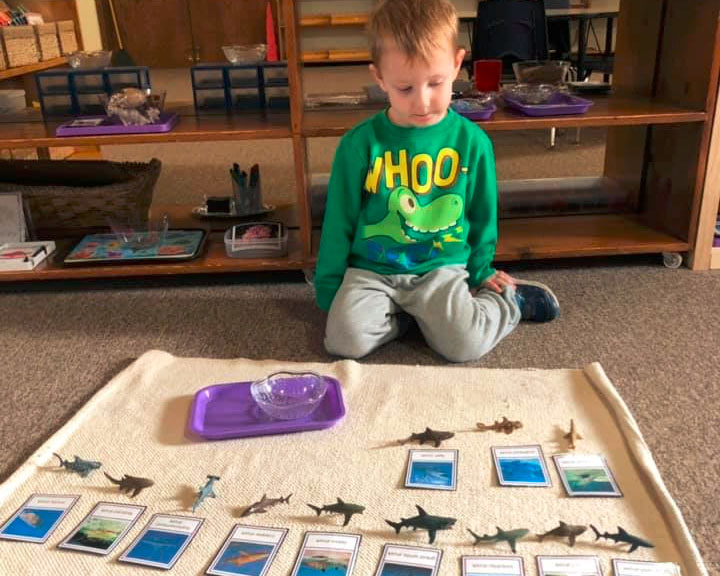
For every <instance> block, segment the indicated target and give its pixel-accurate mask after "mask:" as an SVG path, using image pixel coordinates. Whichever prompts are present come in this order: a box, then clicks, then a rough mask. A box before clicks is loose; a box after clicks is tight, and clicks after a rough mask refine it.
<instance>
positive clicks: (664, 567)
mask: <svg viewBox="0 0 720 576" xmlns="http://www.w3.org/2000/svg"><path fill="white" fill-rule="evenodd" d="M613 569H614V571H615V576H680V566H678V565H677V564H673V563H672V562H643V561H640V560H620V559H618V558H615V559H614V560H613Z"/></svg>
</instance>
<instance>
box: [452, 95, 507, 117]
mask: <svg viewBox="0 0 720 576" xmlns="http://www.w3.org/2000/svg"><path fill="white" fill-rule="evenodd" d="M450 105H451V106H452V108H453V110H455V112H457V113H458V114H460V115H461V116H465V118H467V119H468V120H476V121H477V120H489V119H490V117H491V116H492V115H493V114H494V113H495V111H496V110H497V106H495V104H494V103H492V102H477V101H473V100H472V99H459V100H454V101H453V102H451V104H450Z"/></svg>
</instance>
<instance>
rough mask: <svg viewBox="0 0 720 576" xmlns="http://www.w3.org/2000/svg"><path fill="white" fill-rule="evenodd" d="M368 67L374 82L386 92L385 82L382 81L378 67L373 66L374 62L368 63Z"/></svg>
mask: <svg viewBox="0 0 720 576" xmlns="http://www.w3.org/2000/svg"><path fill="white" fill-rule="evenodd" d="M368 68H369V69H370V74H372V77H373V79H374V80H375V82H377V84H378V86H380V88H382V89H383V91H384V92H387V89H386V88H385V82H384V81H383V79H382V76H380V70H379V69H378V67H377V66H375V64H370V65H369V66H368Z"/></svg>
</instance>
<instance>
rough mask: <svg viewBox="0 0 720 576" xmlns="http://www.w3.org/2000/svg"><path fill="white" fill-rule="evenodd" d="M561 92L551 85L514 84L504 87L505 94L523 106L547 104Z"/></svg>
mask: <svg viewBox="0 0 720 576" xmlns="http://www.w3.org/2000/svg"><path fill="white" fill-rule="evenodd" d="M557 92H559V89H558V87H557V86H553V85H551V84H514V85H511V86H507V87H503V94H504V95H505V94H506V95H508V96H510V97H511V98H513V99H515V100H517V101H518V102H520V103H522V104H545V102H547V101H548V100H549V99H550V98H551V97H552V95H553V94H555V93H557Z"/></svg>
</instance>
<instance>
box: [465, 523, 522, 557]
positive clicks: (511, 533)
mask: <svg viewBox="0 0 720 576" xmlns="http://www.w3.org/2000/svg"><path fill="white" fill-rule="evenodd" d="M495 529H496V530H497V532H496V533H495V534H483V535H482V536H479V535H478V534H475V532H473V531H472V530H470V528H468V532H470V534H472V536H473V538H475V544H474V546H477V545H478V544H480V543H481V542H507V543H508V544H509V545H510V550H512V551H513V553H515V552H517V550H516V544H517V541H518V540H520V539H521V538H525V536H527V535H528V534H529V533H530V530H528V529H527V528H517V529H516V530H503V529H501V528H500V527H499V526H495Z"/></svg>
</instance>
